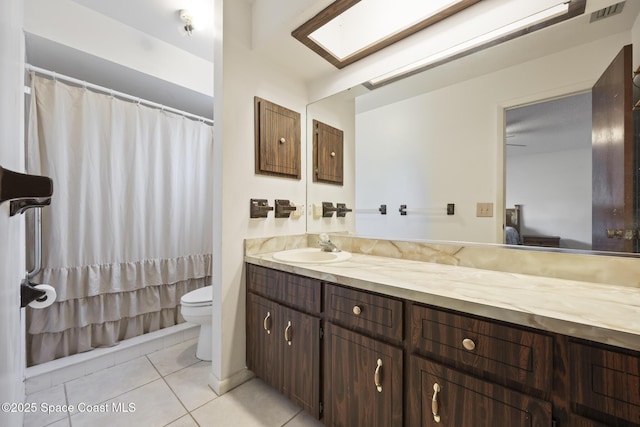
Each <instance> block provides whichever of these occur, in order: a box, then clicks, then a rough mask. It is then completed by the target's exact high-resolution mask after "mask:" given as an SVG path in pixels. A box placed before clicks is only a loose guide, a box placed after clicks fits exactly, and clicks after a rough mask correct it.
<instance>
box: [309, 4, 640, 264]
mask: <svg viewBox="0 0 640 427" xmlns="http://www.w3.org/2000/svg"><path fill="white" fill-rule="evenodd" d="M639 13H640V2H629V1H627V2H626V4H625V5H624V8H623V9H622V12H621V13H617V14H615V15H613V16H610V17H607V18H606V19H602V20H593V19H592V16H591V14H590V13H588V14H584V15H581V16H578V17H576V18H573V19H571V20H568V21H565V22H562V23H559V24H556V25H553V26H550V27H548V28H545V29H542V30H539V31H536V32H534V33H531V34H527V35H525V36H522V37H518V38H517V39H514V40H510V41H508V42H505V43H502V44H499V45H497V46H493V47H491V48H488V49H484V50H481V51H478V52H475V53H473V54H471V55H468V56H465V57H463V58H461V59H457V60H455V61H451V62H448V63H446V64H444V65H441V66H438V67H434V68H432V69H429V70H427V71H424V72H421V73H419V74H415V75H413V76H410V77H407V78H405V79H402V80H399V81H396V82H394V83H391V84H388V85H385V86H382V87H379V88H377V89H375V90H369V89H367V88H366V87H365V86H357V87H354V88H351V89H350V90H349V91H346V92H341V93H339V94H336V95H334V96H331V97H329V98H326V99H323V100H320V101H318V102H316V103H313V104H311V105H309V106H308V110H307V117H308V120H309V122H311V121H312V120H314V119H316V120H321V121H323V122H326V123H327V124H329V125H331V126H334V127H337V128H340V129H343V130H344V131H345V133H344V141H345V180H344V186H341V187H338V188H336V187H331V186H327V185H322V184H318V183H314V182H313V179H312V177H311V176H309V177H308V189H307V201H308V205H313V204H317V203H321V202H322V201H323V200H324V199H327V200H329V201H347V202H349V201H350V200H349V198H350V197H352V200H353V202H352V203H353V210H354V212H353V213H352V217H351V218H352V219H351V220H348V219H347V221H345V220H342V222H339V221H337V220H335V219H334V220H327V219H312V218H311V217H309V218H308V226H307V228H308V230H309V231H310V232H316V231H319V230H325V231H340V230H346V231H350V232H354V233H355V234H357V235H361V236H368V237H377V238H389V239H403V240H406V239H410V240H435V241H455V242H474V243H490V244H505V243H506V240H505V239H506V237H505V226H509V225H511V219H512V218H511V217H509V218H508V215H507V213H508V212H509V213H510V214H511V213H512V212H513V211H514V210H515V209H516V208H517V209H518V211H517V214H518V217H517V218H516V222H517V224H516V225H517V226H518V232H519V234H520V236H519V237H518V241H517V242H514V246H515V244H516V243H517V244H518V245H517V246H518V248H522V247H523V246H522V243H526V245H532V246H536V247H537V248H539V249H540V248H543V247H544V248H545V249H544V250H546V248H547V247H553V249H551V250H560V251H564V250H569V251H574V250H579V251H585V250H587V251H591V250H594V253H597V252H601V251H613V252H618V251H620V252H622V251H623V250H624V251H626V252H634V251H633V250H626V249H623V250H621V249H618V248H619V247H620V246H617V247H616V246H614V247H602V246H600V247H595V245H594V243H593V242H592V237H591V233H592V230H593V228H594V224H593V223H594V220H593V219H592V217H591V211H592V207H593V205H594V202H593V200H592V198H591V195H592V173H591V163H592V158H593V155H592V150H591V147H592V138H591V135H592V129H593V126H594V125H592V123H591V115H592V112H591V102H592V88H593V87H594V85H596V82H598V80H599V79H600V77H601V76H602V75H603V73H605V70H607V69H608V67H609V65H610V64H611V63H612V62H613V61H614V59H615V58H616V57H617V55H618V54H619V53H620V52H621V50H622V49H623V47H624V46H626V45H633V44H634V42H635V47H636V50H637V51H638V52H636V53H635V54H634V55H633V57H635V58H640V24H637V23H636V20H637V19H638V15H639ZM633 57H632V56H630V57H629V61H628V64H627V66H628V67H629V68H628V72H626V74H627V77H628V87H629V88H631V87H632V86H631V83H632V77H633V70H634V69H636V68H637V67H638V65H640V61H639V60H638V59H635V60H634V59H633ZM630 102H631V104H630V105H632V101H630ZM609 109H611V108H609ZM622 115H623V116H624V115H626V116H627V118H629V117H630V118H631V120H632V121H633V113H632V111H631V108H629V109H628V111H627V112H626V113H625V112H623V113H622ZM307 131H308V132H309V138H308V142H309V151H311V150H312V133H311V132H312V130H311V128H310V125H308V126H307ZM631 133H633V132H631ZM536 141H537V142H536ZM518 150H520V151H518ZM614 167H615V166H614ZM308 170H309V173H310V174H312V173H313V168H312V166H311V165H310V166H309V167H308ZM350 180H352V181H350ZM338 199H341V200H338ZM635 203H637V201H635V202H632V204H634V205H635ZM450 205H453V215H451V214H450V213H451V212H450V211H451V206H450ZM381 206H385V207H386V215H383V214H381V212H380V207H381ZM402 206H405V208H404V209H402V208H401V207H402ZM448 208H449V212H448ZM612 210H613V209H612ZM401 211H404V214H403V213H402V212H401ZM616 212H617V211H616ZM347 218H349V215H347ZM633 219H634V220H635V218H633ZM349 221H351V222H349ZM628 225H629V224H626V225H625V226H628ZM631 227H632V229H637V224H635V223H634V224H631ZM623 228H624V226H623V227H622V228H621V227H620V226H618V225H615V226H611V227H610V229H609V234H610V237H608V238H609V240H612V241H613V240H620V241H623V240H625V237H626V238H628V237H630V235H629V232H628V231H626V232H627V235H626V236H625V235H624V233H625V230H624V229H623ZM621 230H622V231H621ZM606 234H607V230H606V227H605V228H603V229H602V235H603V236H605V239H606V238H607V237H606ZM524 236H527V239H528V240H526V241H523V237H524ZM633 238H634V239H635V235H634V237H633ZM626 240H630V239H626ZM554 246H555V247H554ZM608 253H610V252H608Z"/></svg>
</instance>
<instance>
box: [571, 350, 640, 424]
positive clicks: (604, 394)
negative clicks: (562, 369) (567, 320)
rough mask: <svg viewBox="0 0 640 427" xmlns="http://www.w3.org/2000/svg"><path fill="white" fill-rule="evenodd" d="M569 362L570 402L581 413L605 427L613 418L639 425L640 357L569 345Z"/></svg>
mask: <svg viewBox="0 0 640 427" xmlns="http://www.w3.org/2000/svg"><path fill="white" fill-rule="evenodd" d="M569 360H570V361H571V364H570V365H571V379H570V382H571V399H572V403H575V404H578V405H581V408H580V409H583V410H581V411H580V412H582V413H583V414H586V415H588V416H589V417H590V418H600V419H601V421H603V422H606V423H607V424H609V422H611V421H612V420H611V419H610V418H609V417H611V416H613V417H616V418H620V419H623V420H625V421H628V422H631V423H633V425H640V357H639V356H631V355H628V354H625V353H619V352H616V351H611V350H604V349H600V348H596V347H591V346H588V345H584V344H578V343H571V344H570V345H569ZM593 411H597V413H596V414H595V415H593ZM616 425H617V424H616Z"/></svg>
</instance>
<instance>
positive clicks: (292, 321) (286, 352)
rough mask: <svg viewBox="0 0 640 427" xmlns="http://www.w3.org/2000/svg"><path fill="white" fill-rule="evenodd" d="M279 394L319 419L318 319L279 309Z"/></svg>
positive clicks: (282, 308) (294, 311)
mask: <svg viewBox="0 0 640 427" xmlns="http://www.w3.org/2000/svg"><path fill="white" fill-rule="evenodd" d="M281 316H282V321H283V322H282V324H281V328H282V332H281V333H280V338H281V342H282V362H283V364H282V369H283V386H282V392H283V394H284V395H285V396H287V397H288V398H289V399H291V401H292V402H294V403H295V404H297V405H299V406H301V407H302V408H304V409H305V410H306V411H307V412H309V413H310V414H311V415H313V416H314V417H316V418H320V319H319V318H317V317H313V316H309V315H307V314H303V313H300V312H299V311H296V310H291V309H288V308H285V307H281Z"/></svg>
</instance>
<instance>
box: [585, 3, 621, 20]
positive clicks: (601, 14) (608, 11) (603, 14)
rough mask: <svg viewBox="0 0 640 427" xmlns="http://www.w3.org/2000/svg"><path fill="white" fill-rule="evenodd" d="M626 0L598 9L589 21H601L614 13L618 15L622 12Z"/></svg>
mask: <svg viewBox="0 0 640 427" xmlns="http://www.w3.org/2000/svg"><path fill="white" fill-rule="evenodd" d="M624 4H625V2H623V1H621V2H620V3H616V4H613V5H611V6H607V7H604V8H602V9H600V10H596V11H595V12H593V13H592V14H591V20H590V21H589V22H596V21H601V20H603V19H605V18H608V17H610V16H613V15H617V14H619V13H622V9H623V8H624Z"/></svg>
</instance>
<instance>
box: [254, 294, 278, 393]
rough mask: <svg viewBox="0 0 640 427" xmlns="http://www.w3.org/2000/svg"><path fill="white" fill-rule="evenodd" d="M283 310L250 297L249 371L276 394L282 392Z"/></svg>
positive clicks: (274, 304) (256, 297)
mask: <svg viewBox="0 0 640 427" xmlns="http://www.w3.org/2000/svg"><path fill="white" fill-rule="evenodd" d="M281 323H282V321H281V320H280V306H279V305H278V304H276V303H274V302H272V301H269V300H267V299H264V298H262V297H260V296H258V295H255V294H252V293H248V294H247V367H248V368H249V369H251V370H252V371H253V372H254V373H255V374H256V375H257V376H258V377H259V378H262V379H263V380H264V381H265V382H266V383H268V384H270V385H271V386H272V387H274V388H275V389H276V390H279V391H280V390H282V355H281V350H282V335H281V333H280V331H281V329H280V328H281V326H280V325H281Z"/></svg>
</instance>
